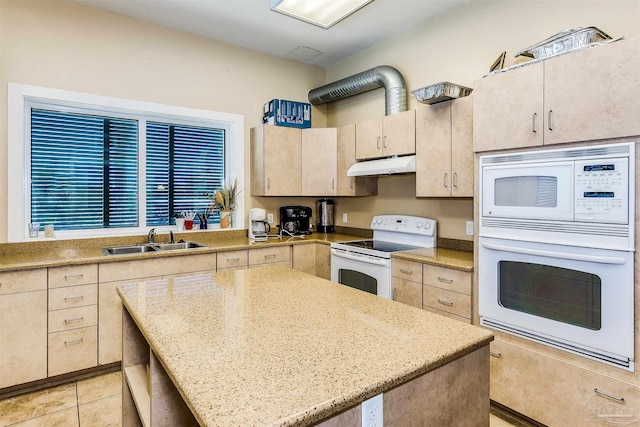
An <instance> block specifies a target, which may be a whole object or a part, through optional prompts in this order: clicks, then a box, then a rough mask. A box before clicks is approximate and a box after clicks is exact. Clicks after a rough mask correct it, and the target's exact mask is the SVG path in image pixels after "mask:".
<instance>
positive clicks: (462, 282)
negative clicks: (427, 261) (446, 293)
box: [423, 265, 471, 295]
mask: <svg viewBox="0 0 640 427" xmlns="http://www.w3.org/2000/svg"><path fill="white" fill-rule="evenodd" d="M423 283H424V284H425V285H430V286H435V287H437V288H443V289H448V290H450V291H456V292H460V293H463V294H467V295H471V273H469V272H466V271H461V270H454V269H452V268H446V267H438V266H436V265H425V266H424V280H423Z"/></svg>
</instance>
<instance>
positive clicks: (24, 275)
mask: <svg viewBox="0 0 640 427" xmlns="http://www.w3.org/2000/svg"><path fill="white" fill-rule="evenodd" d="M0 325H1V327H0V349H2V350H0V388H4V387H10V386H14V385H17V384H22V383H26V382H29V381H35V380H39V379H43V378H46V377H47V270H46V269H44V268H43V269H36V270H24V271H10V272H3V273H0Z"/></svg>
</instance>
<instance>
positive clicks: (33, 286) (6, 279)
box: [0, 268, 47, 295]
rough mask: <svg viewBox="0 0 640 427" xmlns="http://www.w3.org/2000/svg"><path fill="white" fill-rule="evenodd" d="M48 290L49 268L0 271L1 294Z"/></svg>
mask: <svg viewBox="0 0 640 427" xmlns="http://www.w3.org/2000/svg"><path fill="white" fill-rule="evenodd" d="M45 290H47V269H46V268H39V269H36V270H20V271H6V272H4V273H0V295H8V294H15V293H19V292H31V291H45Z"/></svg>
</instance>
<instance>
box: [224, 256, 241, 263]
mask: <svg viewBox="0 0 640 427" xmlns="http://www.w3.org/2000/svg"><path fill="white" fill-rule="evenodd" d="M238 261H240V258H239V257H238V258H228V259H227V262H238Z"/></svg>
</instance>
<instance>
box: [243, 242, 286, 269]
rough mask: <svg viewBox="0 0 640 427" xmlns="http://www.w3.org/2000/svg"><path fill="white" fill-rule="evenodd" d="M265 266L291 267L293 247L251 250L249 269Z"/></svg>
mask: <svg viewBox="0 0 640 427" xmlns="http://www.w3.org/2000/svg"><path fill="white" fill-rule="evenodd" d="M265 264H280V265H284V266H286V267H291V246H273V247H269V248H260V249H250V250H249V267H258V266H262V265H265Z"/></svg>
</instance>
